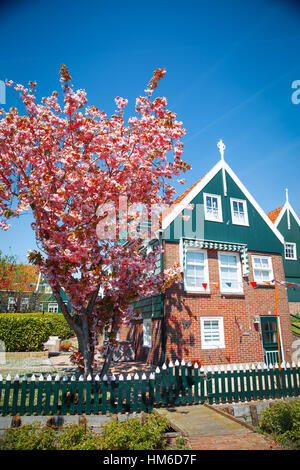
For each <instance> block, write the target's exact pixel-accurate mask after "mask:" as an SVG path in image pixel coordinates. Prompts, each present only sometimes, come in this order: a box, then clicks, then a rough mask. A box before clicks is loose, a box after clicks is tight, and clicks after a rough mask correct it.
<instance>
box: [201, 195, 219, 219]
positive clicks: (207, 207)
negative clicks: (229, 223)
mask: <svg viewBox="0 0 300 470" xmlns="http://www.w3.org/2000/svg"><path fill="white" fill-rule="evenodd" d="M203 197H204V214H205V220H211V221H213V222H223V216H222V202H221V196H218V195H217V194H206V193H204V194H203Z"/></svg>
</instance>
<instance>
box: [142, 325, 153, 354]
mask: <svg viewBox="0 0 300 470" xmlns="http://www.w3.org/2000/svg"><path fill="white" fill-rule="evenodd" d="M147 325H148V326H147ZM149 325H150V331H151V334H150V335H149V330H148V329H147V328H149ZM143 347H144V348H152V320H151V318H144V319H143Z"/></svg>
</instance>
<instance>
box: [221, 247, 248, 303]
mask: <svg viewBox="0 0 300 470" xmlns="http://www.w3.org/2000/svg"><path fill="white" fill-rule="evenodd" d="M218 257H219V274H220V290H221V292H224V293H237V294H240V293H243V281H242V271H241V263H240V258H239V255H238V254H237V253H230V254H229V253H224V252H218Z"/></svg>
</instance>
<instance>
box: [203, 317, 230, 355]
mask: <svg viewBox="0 0 300 470" xmlns="http://www.w3.org/2000/svg"><path fill="white" fill-rule="evenodd" d="M201 343H202V349H216V348H225V341H224V323H223V317H202V318H201Z"/></svg>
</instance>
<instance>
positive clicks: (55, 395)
mask: <svg viewBox="0 0 300 470" xmlns="http://www.w3.org/2000/svg"><path fill="white" fill-rule="evenodd" d="M59 389H60V377H59V375H58V374H57V375H56V376H55V378H54V385H53V404H52V414H54V415H55V414H57V412H58V407H59Z"/></svg>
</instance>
